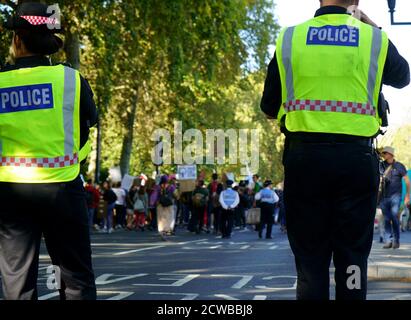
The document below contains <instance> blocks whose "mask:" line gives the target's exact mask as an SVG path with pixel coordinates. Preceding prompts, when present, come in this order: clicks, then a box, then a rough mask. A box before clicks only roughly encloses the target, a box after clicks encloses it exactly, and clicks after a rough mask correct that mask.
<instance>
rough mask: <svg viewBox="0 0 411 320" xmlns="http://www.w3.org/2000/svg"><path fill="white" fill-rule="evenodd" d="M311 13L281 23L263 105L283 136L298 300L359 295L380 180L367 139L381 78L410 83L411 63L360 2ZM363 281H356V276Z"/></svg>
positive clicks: (330, 0)
mask: <svg viewBox="0 0 411 320" xmlns="http://www.w3.org/2000/svg"><path fill="white" fill-rule="evenodd" d="M320 3H321V8H320V9H319V10H318V11H317V12H316V14H315V17H314V18H313V19H310V20H308V21H307V22H304V23H302V24H300V25H297V26H294V27H289V28H285V29H284V30H282V32H281V33H280V35H279V37H278V40H277V46H276V48H277V49H276V50H277V51H276V54H275V57H274V59H273V60H272V61H271V63H270V65H269V68H268V76H267V79H266V83H265V89H264V95H263V98H262V103H261V108H262V110H263V111H264V112H265V113H266V114H267V116H268V117H270V118H275V119H277V120H278V121H279V124H280V126H281V129H282V132H283V133H285V135H286V142H285V152H284V158H283V163H284V167H285V185H284V200H285V209H286V218H287V229H288V237H289V241H290V245H291V248H292V250H293V253H294V255H295V260H296V267H297V273H298V283H297V298H298V299H329V282H330V277H329V267H330V262H331V258H332V257H333V261H334V266H335V280H336V298H337V299H360V300H361V299H366V293H367V258H368V256H369V253H370V250H371V244H372V239H373V220H374V216H375V210H376V200H377V192H378V181H379V168H378V167H379V166H378V156H377V154H376V152H375V151H374V148H373V138H374V137H376V136H377V135H378V133H379V130H380V124H381V115H380V114H379V113H378V112H377V109H378V108H377V106H378V103H379V101H378V99H379V93H380V89H381V86H382V84H386V85H391V86H394V87H396V88H402V87H404V86H406V85H408V84H409V81H410V75H409V66H408V63H407V62H406V61H405V60H404V58H402V57H401V56H400V55H399V53H398V51H397V50H396V48H395V47H394V45H393V44H392V43H391V42H390V41H389V40H388V37H387V34H386V33H385V32H384V31H382V30H381V29H379V28H378V27H377V25H376V24H375V23H374V22H372V21H371V20H370V19H369V18H368V17H367V16H366V15H365V14H363V13H362V12H361V11H359V10H357V14H359V15H358V16H357V17H356V16H353V15H352V14H350V13H348V10H347V9H348V8H349V7H350V6H351V5H354V4H358V1H350V0H322V1H320ZM359 279H360V280H361V281H358V280H359Z"/></svg>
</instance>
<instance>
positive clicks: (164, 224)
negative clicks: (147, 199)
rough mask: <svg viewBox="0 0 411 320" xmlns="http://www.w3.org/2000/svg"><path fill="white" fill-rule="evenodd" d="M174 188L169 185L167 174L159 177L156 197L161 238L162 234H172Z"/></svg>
mask: <svg viewBox="0 0 411 320" xmlns="http://www.w3.org/2000/svg"><path fill="white" fill-rule="evenodd" d="M175 191H176V189H175V188H174V187H173V186H171V185H169V179H168V176H167V175H163V176H162V177H161V178H160V185H159V189H158V198H157V210H156V211H157V228H158V232H159V234H160V236H161V239H162V240H165V237H164V236H170V235H173V234H174V225H175V212H174V192H175Z"/></svg>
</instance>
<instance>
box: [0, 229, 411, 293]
mask: <svg viewBox="0 0 411 320" xmlns="http://www.w3.org/2000/svg"><path fill="white" fill-rule="evenodd" d="M402 235H403V246H402V247H401V248H400V249H399V250H395V251H394V250H388V251H387V250H384V251H382V249H380V248H381V247H382V245H381V244H379V243H378V237H377V238H376V241H375V243H374V247H373V252H372V255H371V259H374V260H373V263H374V261H375V264H372V263H371V264H370V268H371V269H372V268H373V266H376V267H378V268H380V269H379V271H378V275H379V276H380V278H378V279H376V280H373V279H370V281H369V283H368V299H369V300H411V294H410V293H411V282H406V281H396V280H395V279H396V277H393V276H392V275H390V277H389V278H385V277H383V276H384V273H383V272H382V271H381V270H383V269H381V268H382V264H387V263H394V266H395V268H394V269H393V270H394V271H395V272H397V273H398V270H399V269H398V268H397V267H398V263H407V262H408V263H409V262H410V260H411V259H409V258H408V259H407V258H406V255H407V254H409V253H410V252H411V251H410V250H409V249H410V246H411V232H409V233H408V234H402ZM407 239H408V240H407ZM91 240H92V250H93V265H94V271H95V275H96V284H97V290H98V299H99V300H294V299H295V297H296V270H295V264H294V257H293V254H292V252H291V249H290V246H289V243H288V239H287V236H286V235H285V234H282V233H281V232H280V230H279V228H278V226H275V228H274V230H273V239H270V240H266V239H258V237H257V233H256V232H255V231H253V230H252V229H251V228H248V229H245V230H236V231H235V232H234V235H233V237H232V238H231V239H224V240H223V239H221V238H220V237H216V236H215V235H212V234H205V233H202V234H201V235H195V234H192V233H190V232H187V230H185V229H183V228H178V230H177V233H176V236H172V237H167V241H162V240H161V238H160V237H159V235H158V234H157V233H156V232H148V231H146V232H134V231H132V232H126V231H124V230H116V231H115V232H114V233H113V234H110V235H108V234H101V233H95V234H93V235H92V239H91ZM378 257H379V259H380V260H379V262H378V261H377V259H378ZM50 264H51V261H50V258H49V256H48V254H47V251H46V248H45V246H44V243H43V244H42V247H41V254H40V265H39V279H38V289H39V299H40V300H55V299H57V298H58V293H57V292H56V291H55V290H53V288H49V287H48V284H49V280H50V274H49V273H48V270H47V269H48V267H49V266H50ZM400 267H402V268H400V269H401V270H403V269H406V268H405V267H403V266H402V265H400ZM384 270H387V269H384ZM330 271H331V272H330V276H331V288H330V294H331V299H334V298H335V294H334V292H335V284H334V281H333V276H332V269H331V270H330ZM384 272H385V274H386V271H384ZM400 279H403V278H400ZM0 300H2V292H1V285H0Z"/></svg>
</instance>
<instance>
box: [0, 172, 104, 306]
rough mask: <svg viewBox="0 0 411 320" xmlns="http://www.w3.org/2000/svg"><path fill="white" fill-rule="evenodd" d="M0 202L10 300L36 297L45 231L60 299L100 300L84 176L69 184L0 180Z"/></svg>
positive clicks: (1, 251) (0, 250) (1, 252)
mask: <svg viewBox="0 0 411 320" xmlns="http://www.w3.org/2000/svg"><path fill="white" fill-rule="evenodd" d="M0 204H1V206H0V272H1V276H2V287H3V296H4V298H5V299H9V300H36V299H37V277H38V267H39V266H38V264H39V251H40V242H41V237H42V235H43V236H44V239H45V242H46V246H47V250H48V253H49V255H50V257H51V260H52V263H53V265H54V266H58V267H59V268H60V274H61V290H60V298H61V299H63V300H64V299H68V300H80V299H87V300H94V299H96V287H95V281H94V273H93V269H92V261H91V248H90V234H89V225H88V215H87V205H86V199H85V193H84V188H83V185H82V181H81V179H80V178H77V179H76V180H74V181H72V182H70V183H64V184H40V185H33V184H11V183H0ZM44 284H45V285H46V280H44ZM51 290H52V289H51Z"/></svg>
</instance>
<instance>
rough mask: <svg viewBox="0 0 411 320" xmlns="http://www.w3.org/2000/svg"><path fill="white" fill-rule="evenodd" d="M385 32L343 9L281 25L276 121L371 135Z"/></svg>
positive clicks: (293, 128) (303, 128) (375, 128)
mask: <svg viewBox="0 0 411 320" xmlns="http://www.w3.org/2000/svg"><path fill="white" fill-rule="evenodd" d="M388 43H389V42H388V37H387V35H386V33H385V32H383V31H381V30H380V29H378V28H374V27H372V26H370V25H368V24H365V23H362V22H361V21H359V20H357V19H355V18H354V17H352V16H350V15H347V14H327V15H322V16H319V17H316V18H314V19H311V20H309V21H307V22H305V23H303V24H300V25H298V26H295V27H290V28H286V29H284V30H282V31H281V33H280V36H279V38H278V41H277V49H276V54H277V61H278V67H279V71H280V77H281V83H282V100H283V101H282V106H281V108H280V111H279V113H278V115H277V119H278V120H279V121H282V120H283V117H284V116H286V119H285V126H286V128H287V130H288V131H290V132H313V133H332V134H347V135H354V136H361V137H373V136H375V135H376V134H377V133H378V132H379V129H380V126H381V119H380V116H379V114H378V99H379V93H380V89H381V82H382V75H383V70H384V65H385V61H386V58H387V52H388Z"/></svg>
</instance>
